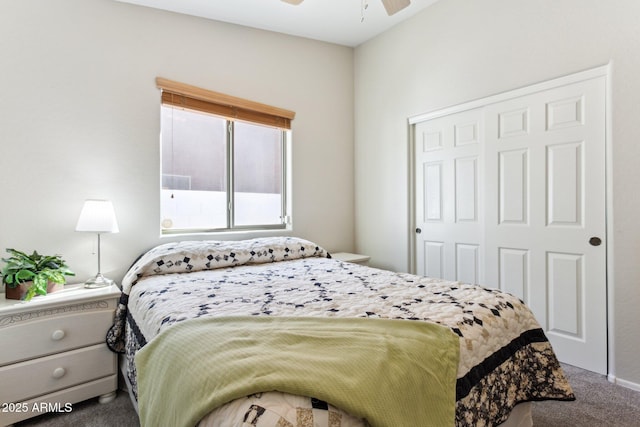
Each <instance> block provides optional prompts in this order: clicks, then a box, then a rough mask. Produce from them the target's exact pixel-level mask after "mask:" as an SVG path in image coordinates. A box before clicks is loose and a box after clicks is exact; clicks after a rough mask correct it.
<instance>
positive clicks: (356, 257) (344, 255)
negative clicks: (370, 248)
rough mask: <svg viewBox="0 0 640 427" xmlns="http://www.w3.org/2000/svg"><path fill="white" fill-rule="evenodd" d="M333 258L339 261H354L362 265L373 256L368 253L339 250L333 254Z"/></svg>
mask: <svg viewBox="0 0 640 427" xmlns="http://www.w3.org/2000/svg"><path fill="white" fill-rule="evenodd" d="M331 258H333V259H337V260H338V261H344V262H352V263H354V264H362V265H367V264H368V263H369V259H371V257H370V256H367V255H360V254H352V253H349V252H337V253H335V254H331Z"/></svg>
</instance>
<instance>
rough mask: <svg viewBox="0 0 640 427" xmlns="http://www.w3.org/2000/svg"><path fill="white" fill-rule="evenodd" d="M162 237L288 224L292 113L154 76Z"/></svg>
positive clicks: (272, 227)
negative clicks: (157, 93) (159, 99)
mask: <svg viewBox="0 0 640 427" xmlns="http://www.w3.org/2000/svg"><path fill="white" fill-rule="evenodd" d="M157 84H158V87H159V88H160V89H162V106H161V120H162V122H161V146H162V151H161V159H162V160H161V161H162V164H161V173H162V182H161V218H162V221H161V228H162V232H163V234H171V233H188V232H209V231H231V230H247V229H249V230H263V229H278V228H285V227H286V226H287V223H288V222H289V218H290V216H289V213H288V211H289V209H288V206H290V200H289V192H288V191H287V190H288V188H289V185H288V178H289V176H288V175H289V174H288V169H289V167H288V165H289V161H290V156H289V153H288V151H289V150H288V147H289V140H290V131H289V129H290V123H291V120H292V119H293V116H294V113H293V112H291V111H288V110H282V109H278V108H275V107H270V106H266V105H264V104H258V103H255V102H252V101H247V100H243V99H240V98H234V97H230V96H228V95H223V94H218V93H216V92H211V91H206V90H203V89H199V88H196V87H193V86H188V85H184V84H182V83H176V82H171V81H168V80H165V79H160V78H158V79H157Z"/></svg>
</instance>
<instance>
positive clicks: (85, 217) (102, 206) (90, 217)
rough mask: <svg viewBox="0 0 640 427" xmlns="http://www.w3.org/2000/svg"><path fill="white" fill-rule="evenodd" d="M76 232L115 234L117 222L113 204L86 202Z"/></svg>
mask: <svg viewBox="0 0 640 427" xmlns="http://www.w3.org/2000/svg"><path fill="white" fill-rule="evenodd" d="M76 231H87V232H92V233H117V232H119V231H120V230H119V229H118V221H117V220H116V213H115V211H114V210H113V204H112V203H111V201H109V200H86V201H85V202H84V206H82V211H81V212H80V218H78V224H77V225H76Z"/></svg>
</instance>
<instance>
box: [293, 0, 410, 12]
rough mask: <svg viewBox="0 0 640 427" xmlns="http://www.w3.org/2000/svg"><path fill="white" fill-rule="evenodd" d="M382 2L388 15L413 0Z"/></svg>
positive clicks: (383, 0)
mask: <svg viewBox="0 0 640 427" xmlns="http://www.w3.org/2000/svg"><path fill="white" fill-rule="evenodd" d="M282 1H283V2H285V3H289V4H295V5H298V4H300V3H302V2H303V0H282ZM382 4H383V5H384V8H385V10H386V11H387V15H389V16H391V15H393V14H394V13H397V12H399V11H401V10H402V9H404V8H405V7H407V6H409V4H411V0H382Z"/></svg>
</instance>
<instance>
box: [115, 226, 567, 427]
mask: <svg viewBox="0 0 640 427" xmlns="http://www.w3.org/2000/svg"><path fill="white" fill-rule="evenodd" d="M229 316H281V317H350V318H382V319H399V320H411V321H419V322H431V323H435V324H438V325H442V326H444V327H446V328H449V329H450V330H451V331H452V332H453V333H455V334H456V335H457V336H458V339H459V349H460V357H459V360H458V367H457V375H456V381H455V385H453V386H454V387H455V395H456V401H455V425H458V426H464V425H474V426H477V425H497V424H500V423H502V422H504V421H505V420H506V419H507V418H508V417H509V414H510V413H511V411H512V410H513V408H514V407H515V406H516V405H517V404H518V403H521V402H529V401H537V400H546V399H554V400H573V399H575V397H574V395H573V392H572V390H571V387H570V385H569V383H568V382H567V380H566V378H565V376H564V374H563V372H562V369H561V367H560V364H559V362H558V360H557V358H556V356H555V354H554V353H553V349H552V348H551V345H550V343H549V342H548V340H547V339H546V336H545V335H544V332H543V331H542V329H541V328H540V325H539V324H538V322H537V321H536V319H535V318H534V316H533V314H532V313H531V311H530V310H529V309H528V308H527V307H526V305H525V304H524V303H523V302H522V301H521V300H519V299H518V298H516V297H515V296H513V295H510V294H507V293H503V292H500V291H498V290H495V289H486V288H483V287H481V286H477V285H470V284H464V283H459V282H450V281H443V280H439V279H432V278H427V277H420V276H416V275H411V274H406V273H397V272H391V271H386V270H381V269H376V268H372V267H367V266H363V265H357V264H351V263H347V262H341V261H337V260H334V259H331V257H330V255H329V254H328V253H327V252H326V251H325V250H324V249H323V248H321V247H320V246H318V245H316V244H315V243H313V242H308V241H306V240H303V239H297V238H290V237H285V238H268V239H253V240H248V241H240V242H220V241H205V242H179V243H170V244H165V245H161V246H158V247H156V248H154V249H152V250H150V251H149V252H147V253H146V254H145V255H144V256H142V257H141V258H140V259H139V260H138V261H137V262H136V263H135V264H134V266H133V267H132V268H131V269H130V270H129V272H128V273H127V275H126V276H125V279H124V280H123V295H122V297H121V303H120V305H119V307H118V310H117V313H116V320H115V323H114V326H113V327H112V329H111V330H110V332H109V335H108V340H107V342H108V344H109V346H110V347H111V348H112V349H113V350H114V351H119V352H123V353H125V354H126V376H127V380H128V382H129V383H130V385H131V389H132V394H133V395H134V398H135V397H136V396H137V382H138V381H137V370H136V364H135V355H136V353H137V352H138V351H139V350H140V349H141V348H143V347H144V346H145V345H146V344H147V343H148V342H149V341H151V340H153V339H154V337H157V336H158V335H159V334H162V332H163V331H166V330H168V329H170V328H171V326H172V325H175V324H176V323H179V322H183V321H188V320H190V319H197V318H201V317H229ZM211 410H212V411H213V412H211V414H210V415H208V416H206V417H205V418H203V420H202V421H201V422H202V423H203V424H205V425H225V423H226V422H227V421H228V420H229V419H231V418H232V417H235V418H237V419H240V420H243V421H242V422H246V420H248V419H251V420H252V421H251V422H250V423H249V424H247V425H256V426H261V425H264V426H271V425H274V426H275V425H289V424H290V425H294V426H295V425H301V426H304V425H325V424H324V422H325V421H326V423H327V424H326V425H332V426H333V425H342V426H345V427H350V426H364V425H367V424H366V422H367V421H366V420H363V419H357V418H354V417H352V416H351V415H350V414H348V413H345V412H344V411H342V410H341V409H340V408H338V407H334V406H333V405H331V404H330V403H327V402H324V401H320V402H317V401H314V400H313V399H312V397H311V396H292V395H288V394H286V393H280V392H276V391H265V390H259V391H257V392H256V393H255V394H252V395H249V396H246V397H243V398H241V399H236V400H234V401H231V402H229V403H227V404H226V405H223V406H221V407H219V408H211ZM305 414H306V415H305ZM314 418H315V419H316V420H315V421H312V424H305V423H304V420H305V419H307V420H309V419H311V420H314ZM338 419H339V420H340V421H339V422H340V423H339V424H336V421H335V420H338ZM300 420H302V423H301V424H300V422H301V421H300ZM317 420H322V421H321V422H320V424H318V421H317ZM331 420H333V421H331ZM294 421H295V422H296V423H298V424H296V423H294ZM261 422H262V424H260V423H261ZM313 422H314V423H316V424H313ZM216 423H218V424H216ZM287 423H289V424H287ZM226 425H229V424H226ZM238 425H243V424H238Z"/></svg>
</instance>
